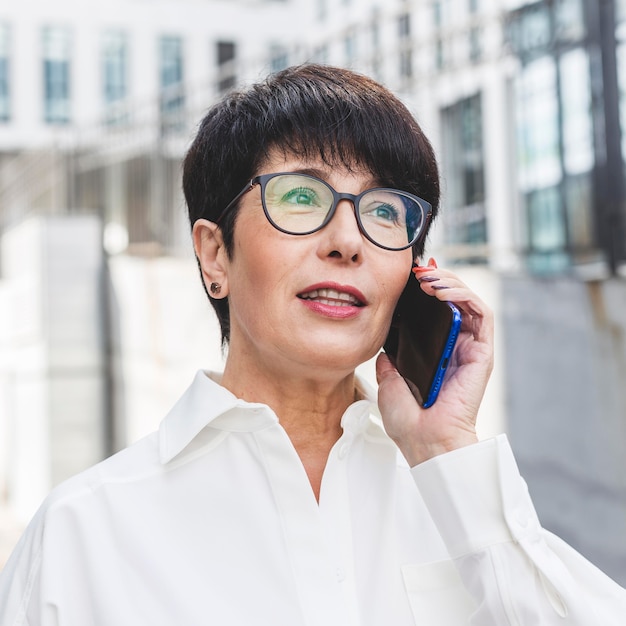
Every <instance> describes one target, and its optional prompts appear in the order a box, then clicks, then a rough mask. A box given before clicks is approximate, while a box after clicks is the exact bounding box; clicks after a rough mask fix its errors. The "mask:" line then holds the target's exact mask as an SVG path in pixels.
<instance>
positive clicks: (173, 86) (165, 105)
mask: <svg viewBox="0 0 626 626" xmlns="http://www.w3.org/2000/svg"><path fill="white" fill-rule="evenodd" d="M159 47H160V55H159V58H160V88H161V120H162V124H164V126H165V127H166V128H171V129H176V128H179V127H180V125H181V124H182V121H183V119H182V115H183V111H184V107H185V92H184V81H183V70H184V68H183V40H182V38H181V37H178V36H171V35H166V36H163V37H161V39H160V46H159Z"/></svg>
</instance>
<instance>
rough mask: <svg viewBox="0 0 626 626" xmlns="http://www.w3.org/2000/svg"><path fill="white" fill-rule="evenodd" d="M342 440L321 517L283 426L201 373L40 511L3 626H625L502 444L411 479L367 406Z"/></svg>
mask: <svg viewBox="0 0 626 626" xmlns="http://www.w3.org/2000/svg"><path fill="white" fill-rule="evenodd" d="M342 427H343V434H342V436H341V438H340V439H339V441H337V443H336V445H335V446H334V448H333V449H332V451H331V453H330V456H329V459H328V464H327V466H326V469H325V472H324V477H323V480H322V487H321V493H320V499H319V505H318V502H317V501H316V500H315V497H314V495H313V492H312V489H311V487H310V484H309V482H308V478H307V476H306V473H305V471H304V468H303V466H302V463H301V462H300V459H299V457H298V455H297V454H296V451H295V449H294V447H293V445H292V444H291V442H290V440H289V438H288V437H287V435H286V433H285V431H284V430H283V428H282V427H281V425H280V424H279V422H278V419H277V417H276V415H275V414H274V413H273V412H272V411H271V409H269V408H268V407H267V406H264V405H260V404H250V403H246V402H243V401H242V400H239V399H237V398H236V397H235V396H233V395H232V394H231V393H229V392H228V391H227V390H226V389H224V388H223V387H221V386H220V385H218V384H216V383H215V382H213V381H212V380H210V379H209V378H208V377H207V375H206V374H205V373H203V372H199V373H198V375H197V376H196V378H195V380H194V382H193V384H192V385H191V387H190V388H189V389H188V390H187V392H186V393H185V394H184V396H183V397H182V398H181V399H180V401H179V402H178V403H177V404H176V405H175V406H174V408H173V409H172V410H171V412H170V413H169V414H168V415H167V417H166V418H165V419H164V421H163V422H162V424H161V426H160V429H159V431H158V433H154V434H153V435H151V436H149V437H147V438H145V439H143V440H141V441H140V442H138V443H137V444H135V445H133V446H131V447H130V448H128V449H126V450H124V451H122V452H120V453H119V454H117V455H115V456H113V457H111V458H109V459H107V460H106V461H104V462H102V463H100V464H99V465H97V466H95V467H93V468H91V469H90V470H88V471H86V472H83V473H82V474H80V475H78V476H76V477H74V478H73V479H71V480H69V481H67V482H66V483H64V484H62V485H61V486H59V487H58V488H56V489H55V490H54V491H53V492H52V494H51V495H50V496H49V497H48V498H47V500H46V501H45V503H44V504H43V506H42V507H41V509H40V510H39V512H38V513H37V515H36V516H35V518H34V519H33V521H32V522H31V524H30V525H29V527H28V529H27V531H26V533H25V534H24V536H23V537H22V539H21V541H20V543H19V545H18V546H17V548H16V550H15V552H14V554H13V556H12V557H11V559H10V561H9V563H8V564H7V566H6V567H5V569H4V570H3V572H2V574H1V575H0V625H1V626H9V625H10V626H18V625H20V626H21V625H28V626H38V625H42V626H52V625H55V626H56V625H60V626H90V625H92V624H94V625H96V624H97V625H103V626H104V625H106V626H124V625H129V626H131V625H132V626H139V625H142V624H146V625H149V626H159V625H166V624H167V625H169V626H174V625H175V626H181V625H185V626H187V625H189V626H191V625H196V624H198V625H200V624H202V625H220V626H222V625H224V626H231V625H232V626H235V625H236V626H250V625H268V626H269V625H271V626H300V625H302V626H304V625H306V626H357V625H359V626H388V625H391V626H409V625H411V626H415V625H417V626H422V625H423V626H444V625H445V626H459V625H463V624H468V625H469V624H475V625H480V626H506V625H507V624H511V625H512V624H515V625H523V626H531V625H535V624H542V625H548V626H549V625H553V624H554V625H557V624H558V625H559V626H564V625H567V626H574V625H575V626H624V624H625V623H626V592H625V591H624V590H623V589H621V588H620V587H619V586H618V585H617V584H615V583H614V582H613V581H611V580H610V579H609V578H607V577H606V576H605V575H604V574H602V573H601V572H600V571H599V570H597V569H596V568H594V566H592V565H591V564H590V563H588V562H587V561H585V560H584V559H583V557H582V556H580V555H579V554H578V553H576V552H575V551H574V550H573V549H572V548H570V547H569V546H567V545H565V544H564V543H563V542H561V541H560V540H558V539H557V538H555V537H554V536H553V535H551V534H549V533H548V532H547V531H545V530H543V529H542V528H541V527H540V526H539V522H538V520H537V516H536V514H535V511H534V509H533V506H532V503H531V501H530V499H529V497H528V493H527V489H526V485H525V483H524V482H523V480H522V479H521V478H520V476H519V473H518V471H517V468H516V465H515V461H514V459H513V456H512V453H511V450H510V448H509V445H508V443H507V440H506V438H505V437H504V436H501V437H498V438H496V439H492V440H489V441H485V442H481V443H479V444H475V445H473V446H469V447H467V448H462V449H459V450H456V451H454V452H450V453H448V454H445V455H442V456H439V457H436V458H434V459H432V460H430V461H427V462H425V463H423V464H421V465H419V466H417V467H415V468H413V469H409V467H408V466H407V465H406V463H405V462H404V461H403V460H402V458H401V455H400V454H399V452H398V450H397V448H396V447H395V446H394V444H393V443H392V442H391V440H390V439H388V437H387V436H386V435H385V433H384V431H383V429H382V426H381V424H380V419H379V417H377V414H376V409H375V405H374V404H373V403H372V402H371V401H368V400H360V401H357V402H355V403H354V404H353V405H352V406H350V407H349V408H348V410H347V411H346V413H345V415H344V416H343V419H342Z"/></svg>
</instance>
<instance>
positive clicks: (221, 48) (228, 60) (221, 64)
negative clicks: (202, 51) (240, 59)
mask: <svg viewBox="0 0 626 626" xmlns="http://www.w3.org/2000/svg"><path fill="white" fill-rule="evenodd" d="M236 58H237V46H236V45H235V43H234V42H233V41H218V42H217V73H218V81H217V88H218V91H219V92H220V93H224V92H226V91H228V90H229V89H232V88H233V87H234V86H235V83H236V82H237V75H236V66H235V62H236Z"/></svg>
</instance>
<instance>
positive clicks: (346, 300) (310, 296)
mask: <svg viewBox="0 0 626 626" xmlns="http://www.w3.org/2000/svg"><path fill="white" fill-rule="evenodd" d="M298 298H300V299H301V300H314V301H315V302H319V303H320V304H327V305H329V306H357V307H362V306H365V303H364V302H362V301H361V300H359V298H357V297H356V296H355V295H353V294H351V293H346V292H345V291H338V290H336V289H326V288H323V289H313V290H311V291H305V292H303V293H299V294H298Z"/></svg>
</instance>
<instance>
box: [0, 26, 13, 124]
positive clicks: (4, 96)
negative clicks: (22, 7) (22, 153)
mask: <svg viewBox="0 0 626 626" xmlns="http://www.w3.org/2000/svg"><path fill="white" fill-rule="evenodd" d="M10 44H11V42H10V30H9V25H8V24H3V23H2V22H0V122H8V121H9V120H10V119H11V92H10V78H11V77H10V73H9V72H10V47H11V45H10Z"/></svg>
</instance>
